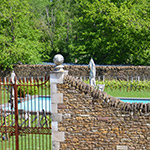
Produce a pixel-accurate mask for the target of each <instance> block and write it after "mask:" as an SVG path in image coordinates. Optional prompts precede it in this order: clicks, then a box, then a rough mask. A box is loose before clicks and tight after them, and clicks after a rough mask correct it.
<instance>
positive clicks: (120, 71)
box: [0, 65, 150, 80]
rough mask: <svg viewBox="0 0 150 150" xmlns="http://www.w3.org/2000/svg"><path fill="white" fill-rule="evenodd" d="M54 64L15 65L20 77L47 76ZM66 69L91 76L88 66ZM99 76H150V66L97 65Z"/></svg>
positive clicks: (2, 74)
mask: <svg viewBox="0 0 150 150" xmlns="http://www.w3.org/2000/svg"><path fill="white" fill-rule="evenodd" d="M53 68H54V66H53V65H15V66H14V71H15V73H16V75H17V76H19V77H31V76H32V77H37V76H45V74H47V73H49V72H50V71H52V70H53ZM64 69H65V70H68V71H69V75H71V76H78V77H80V76H86V77H88V76H89V72H90V69H89V68H88V66H85V65H83V66H80V65H65V67H64ZM10 72H11V70H6V71H0V76H1V77H6V76H9V75H10ZM96 73H97V76H105V77H106V78H107V77H109V78H111V76H115V77H117V78H119V79H125V80H126V79H127V77H131V76H133V77H135V76H140V77H141V78H143V77H145V78H147V77H148V78H149V77H150V66H96Z"/></svg>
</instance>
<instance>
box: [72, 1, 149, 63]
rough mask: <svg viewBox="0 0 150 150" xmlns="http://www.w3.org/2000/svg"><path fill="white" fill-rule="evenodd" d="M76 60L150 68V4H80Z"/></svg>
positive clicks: (75, 50) (129, 2) (126, 2)
mask: <svg viewBox="0 0 150 150" xmlns="http://www.w3.org/2000/svg"><path fill="white" fill-rule="evenodd" d="M76 3H78V5H77V6H78V8H77V15H76V18H75V21H76V23H75V26H74V28H75V29H76V32H75V34H76V35H75V36H76V39H75V40H74V43H73V45H72V52H73V55H72V57H73V58H74V59H75V58H78V61H79V62H80V63H88V62H89V60H90V58H91V57H93V58H94V60H95V62H96V63H98V64H135V65H139V64H150V61H149V58H150V44H149V41H150V32H149V29H150V18H149V13H150V12H149V7H150V3H149V2H148V0H144V1H143V0H130V1H129V0H126V1H120V3H118V2H117V1H115V0H113V2H111V1H109V0H101V1H99V0H80V1H76Z"/></svg>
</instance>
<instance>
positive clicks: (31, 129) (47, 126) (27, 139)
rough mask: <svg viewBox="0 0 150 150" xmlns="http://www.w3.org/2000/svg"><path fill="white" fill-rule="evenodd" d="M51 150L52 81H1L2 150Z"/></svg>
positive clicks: (4, 79)
mask: <svg viewBox="0 0 150 150" xmlns="http://www.w3.org/2000/svg"><path fill="white" fill-rule="evenodd" d="M32 149H33V150H38V149H39V150H40V149H41V150H51V101H50V82H49V77H45V78H43V77H42V78H23V79H22V78H19V79H17V78H16V77H15V74H14V73H12V76H11V78H3V79H1V78H0V150H32Z"/></svg>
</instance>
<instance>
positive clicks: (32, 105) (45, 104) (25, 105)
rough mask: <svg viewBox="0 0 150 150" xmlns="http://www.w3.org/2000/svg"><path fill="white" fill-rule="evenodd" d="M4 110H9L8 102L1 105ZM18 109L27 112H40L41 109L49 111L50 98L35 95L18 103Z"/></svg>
mask: <svg viewBox="0 0 150 150" xmlns="http://www.w3.org/2000/svg"><path fill="white" fill-rule="evenodd" d="M3 108H4V110H9V111H11V106H10V104H9V105H8V106H4V107H3ZM18 110H24V111H29V112H37V111H39V112H42V111H43V110H44V111H46V112H50V111H51V98H50V97H37V98H33V99H31V100H27V101H22V102H21V103H18Z"/></svg>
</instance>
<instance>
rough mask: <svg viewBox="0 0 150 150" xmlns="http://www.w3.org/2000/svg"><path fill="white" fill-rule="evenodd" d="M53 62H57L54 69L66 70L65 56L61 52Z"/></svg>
mask: <svg viewBox="0 0 150 150" xmlns="http://www.w3.org/2000/svg"><path fill="white" fill-rule="evenodd" d="M53 62H54V63H55V64H56V65H55V68H54V70H55V71H64V69H63V67H64V66H63V65H62V64H63V62H64V57H63V56H62V55H61V54H57V55H55V56H54V58H53Z"/></svg>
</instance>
